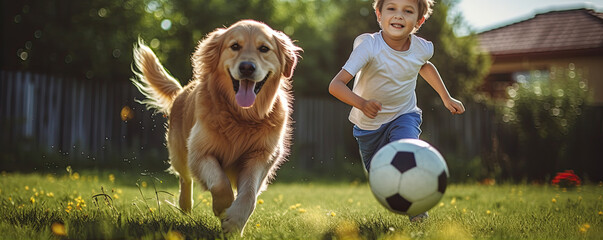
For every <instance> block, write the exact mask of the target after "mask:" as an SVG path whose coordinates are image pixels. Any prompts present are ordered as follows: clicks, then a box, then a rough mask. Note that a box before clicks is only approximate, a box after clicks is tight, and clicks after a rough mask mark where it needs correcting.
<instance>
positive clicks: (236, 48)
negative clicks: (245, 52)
mask: <svg viewBox="0 0 603 240" xmlns="http://www.w3.org/2000/svg"><path fill="white" fill-rule="evenodd" d="M230 49H232V50H233V51H239V50H241V45H239V44H238V43H235V44H233V45H232V46H230Z"/></svg>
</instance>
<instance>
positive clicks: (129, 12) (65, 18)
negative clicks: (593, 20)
mask: <svg viewBox="0 0 603 240" xmlns="http://www.w3.org/2000/svg"><path fill="white" fill-rule="evenodd" d="M452 3H453V2H452ZM452 3H450V2H448V1H443V2H441V3H438V4H436V9H435V13H434V15H433V16H432V17H431V18H430V19H429V20H428V21H427V23H426V24H425V26H424V27H423V28H422V29H421V30H420V32H419V34H420V35H422V36H425V37H426V38H427V39H429V40H431V41H434V43H435V45H436V54H435V57H434V59H433V62H434V63H435V64H437V66H438V69H439V70H440V72H441V73H442V75H443V77H444V79H445V81H446V84H447V85H448V86H449V88H450V89H451V90H452V92H453V93H454V94H455V95H459V94H465V93H467V92H470V91H471V90H472V89H473V88H474V87H475V85H476V83H477V79H478V78H479V77H480V76H483V70H484V66H485V65H486V64H487V62H486V61H485V60H484V59H483V56H482V55H479V54H478V53H477V52H476V51H475V50H474V46H475V43H476V42H475V38H474V37H465V38H457V37H456V36H455V35H454V34H453V32H452V28H453V27H454V26H452V25H450V24H449V23H448V22H447V21H446V19H447V18H448V16H447V12H448V9H449V6H450V4H452ZM371 4H372V1H369V0H330V1H307V0H290V1H279V0H253V1H216V0H193V1H190V0H127V1H121V0H120V1H115V0H92V1H65V0H52V1H43V0H26V1H7V2H4V3H3V5H2V6H3V8H4V9H5V10H4V12H5V13H6V14H4V19H3V20H4V21H5V23H6V24H5V25H4V28H3V32H5V33H11V34H3V35H2V37H1V39H2V42H3V49H2V51H3V54H2V55H3V56H2V68H3V69H11V70H25V71H33V72H43V73H50V74H58V75H64V76H70V77H75V78H76V79H87V80H95V81H107V82H115V81H128V79H129V78H130V77H131V76H132V73H131V63H132V54H131V52H132V46H133V44H134V43H135V42H136V41H137V39H138V37H141V38H142V39H144V40H145V41H146V42H147V43H148V44H149V45H150V46H151V47H152V48H153V50H155V52H156V54H157V55H158V56H159V58H160V59H161V61H162V63H163V64H164V65H165V67H166V68H167V69H169V70H170V72H171V73H172V74H173V75H174V76H175V77H176V78H178V79H180V81H181V82H182V83H186V82H188V80H189V79H190V78H191V76H192V72H191V64H190V56H191V54H192V52H193V51H194V48H195V46H196V45H197V44H198V41H199V40H201V39H203V37H204V36H205V35H206V34H207V33H209V32H211V31H213V30H214V29H216V28H220V27H225V26H229V25H231V24H232V23H234V22H236V21H238V20H241V19H256V20H259V21H263V22H266V23H267V24H269V25H270V26H272V27H273V28H274V29H277V30H280V31H283V32H285V33H286V34H288V35H289V36H290V37H291V38H292V39H294V40H296V41H297V42H296V43H297V44H298V45H299V46H300V47H302V48H303V49H304V53H303V54H302V57H303V58H302V59H301V60H300V63H299V64H298V68H297V71H296V73H295V77H294V89H295V92H296V94H299V95H305V96H327V95H328V93H327V87H328V84H329V82H330V80H331V79H332V78H333V76H335V74H336V73H337V72H338V71H339V69H340V68H341V66H343V64H344V63H345V61H346V60H347V58H348V57H349V54H350V52H351V51H352V43H353V41H354V38H355V37H356V36H358V35H359V34H361V33H365V32H376V31H378V30H379V27H378V25H377V21H376V17H375V14H374V10H373V8H372V5H371ZM453 24H455V25H457V24H462V23H460V22H458V21H457V22H454V23H453ZM418 91H419V92H428V93H431V92H433V91H431V88H422V89H419V90H418ZM457 93H458V94H457ZM420 94H421V93H420ZM431 94H432V93H431ZM428 97H429V98H432V97H433V95H428ZM426 102H431V101H426Z"/></svg>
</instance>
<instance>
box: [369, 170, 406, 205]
mask: <svg viewBox="0 0 603 240" xmlns="http://www.w3.org/2000/svg"><path fill="white" fill-rule="evenodd" d="M369 185H370V187H371V190H372V191H373V193H374V194H375V196H377V197H378V198H380V199H379V201H385V200H384V198H386V197H389V196H391V195H394V194H396V193H398V189H399V186H400V172H399V171H398V169H396V168H394V167H393V166H391V165H386V166H382V167H378V168H371V172H370V174H369ZM381 198H383V199H381Z"/></svg>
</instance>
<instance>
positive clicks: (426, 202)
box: [407, 192, 443, 216]
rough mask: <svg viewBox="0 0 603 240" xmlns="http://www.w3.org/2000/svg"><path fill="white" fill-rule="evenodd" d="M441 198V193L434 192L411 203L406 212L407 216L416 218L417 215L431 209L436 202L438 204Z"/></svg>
mask: <svg viewBox="0 0 603 240" xmlns="http://www.w3.org/2000/svg"><path fill="white" fill-rule="evenodd" d="M442 196H443V195H442V193H440V192H434V193H433V194H431V195H429V196H427V197H425V198H423V199H421V200H418V201H415V202H413V203H412V205H410V208H409V209H408V211H407V213H408V215H410V216H416V215H418V214H421V213H424V212H427V210H429V209H431V208H433V207H434V206H435V205H436V204H438V202H440V200H441V199H442Z"/></svg>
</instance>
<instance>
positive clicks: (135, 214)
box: [0, 169, 603, 239]
mask: <svg viewBox="0 0 603 240" xmlns="http://www.w3.org/2000/svg"><path fill="white" fill-rule="evenodd" d="M177 183H178V180H177V179H176V178H175V177H173V176H168V175H165V174H159V175H156V176H154V177H153V176H149V175H139V174H125V173H119V172H116V173H112V172H79V173H78V171H77V170H76V169H70V172H69V173H67V172H63V173H59V174H48V175H39V174H17V173H2V174H1V175H0V214H1V215H2V216H3V217H2V218H0V230H2V232H3V238H6V239H48V238H52V239H55V238H60V239H98V238H103V239H181V238H178V237H185V238H186V239H216V238H217V239H222V238H223V236H222V235H221V233H220V225H219V220H218V219H217V218H216V217H214V216H213V212H212V210H211V202H212V200H211V196H210V194H209V193H208V192H200V191H199V190H196V191H195V192H194V194H193V196H194V199H195V203H194V207H193V213H192V214H191V215H185V214H182V213H180V212H179V211H178V209H177V208H176V207H174V206H172V205H171V204H172V203H177V200H176V199H175V198H174V196H173V195H177V193H178V187H177ZM601 194H603V187H601V186H593V185H587V186H582V187H579V188H577V189H575V190H571V191H564V190H563V189H559V188H555V187H552V186H538V185H495V186H484V185H451V186H449V187H448V189H447V191H446V195H444V198H443V199H442V201H441V203H440V204H439V205H438V206H436V207H434V208H433V209H431V210H430V211H429V213H430V218H429V219H428V220H427V221H426V222H423V223H421V224H411V223H410V222H409V221H408V218H407V217H406V216H401V215H397V214H393V213H391V212H388V211H387V210H385V208H383V207H381V206H380V205H379V203H378V202H377V201H376V200H375V198H374V197H373V195H372V194H371V192H370V190H369V188H368V186H367V185H366V184H359V183H357V182H352V183H330V184H320V183H306V184H301V183H288V184H283V183H276V184H273V185H271V186H269V187H268V189H267V190H266V191H265V192H264V193H262V195H260V196H259V198H258V203H257V208H256V210H255V211H254V213H253V215H251V217H250V219H249V222H248V223H247V227H246V228H245V235H244V238H239V237H236V236H234V237H233V238H234V239H335V238H336V239H346V238H347V239H407V238H413V239H415V238H421V239H423V238H425V239H473V238H477V239H584V238H586V239H589V238H597V237H598V236H601V234H603V228H602V224H603V222H602V221H601V220H600V219H601V213H600V211H601V209H600V207H601V205H602V204H603V200H601V198H600V195H601ZM53 225H54V227H53ZM61 230H64V233H65V234H66V236H64V235H63V236H61V235H57V234H61V233H62V231H61ZM170 237H171V238H170Z"/></svg>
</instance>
